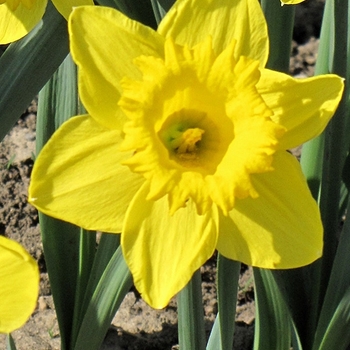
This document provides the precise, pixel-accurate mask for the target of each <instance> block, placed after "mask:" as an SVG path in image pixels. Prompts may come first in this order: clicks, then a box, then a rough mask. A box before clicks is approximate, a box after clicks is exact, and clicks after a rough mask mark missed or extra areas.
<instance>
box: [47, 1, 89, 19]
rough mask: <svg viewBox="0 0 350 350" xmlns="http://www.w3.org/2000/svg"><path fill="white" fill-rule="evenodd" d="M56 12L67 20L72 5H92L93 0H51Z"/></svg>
mask: <svg viewBox="0 0 350 350" xmlns="http://www.w3.org/2000/svg"><path fill="white" fill-rule="evenodd" d="M52 2H53V4H54V5H55V7H56V9H57V10H58V12H59V13H60V14H61V15H62V16H63V17H64V18H65V19H66V20H68V17H69V15H70V14H71V12H72V10H73V8H74V7H78V6H83V5H93V4H94V2H93V0H52Z"/></svg>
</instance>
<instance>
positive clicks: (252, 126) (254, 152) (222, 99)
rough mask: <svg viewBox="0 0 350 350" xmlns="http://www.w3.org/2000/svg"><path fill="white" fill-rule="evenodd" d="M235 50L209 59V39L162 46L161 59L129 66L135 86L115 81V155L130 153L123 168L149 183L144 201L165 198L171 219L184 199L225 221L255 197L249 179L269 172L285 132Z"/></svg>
mask: <svg viewBox="0 0 350 350" xmlns="http://www.w3.org/2000/svg"><path fill="white" fill-rule="evenodd" d="M234 49H235V42H234V41H233V42H232V43H231V45H230V46H229V47H227V49H225V51H223V52H222V53H221V54H220V55H219V56H218V57H216V56H215V53H214V51H213V49H212V46H211V39H210V38H208V39H207V40H206V41H205V42H203V43H200V44H198V45H197V46H196V47H194V48H192V49H189V48H187V47H182V46H179V45H177V44H175V43H174V42H173V41H172V39H171V38H167V39H166V41H165V47H164V53H165V55H164V56H165V58H164V59H163V58H159V57H152V56H140V57H138V58H137V59H136V60H135V64H136V65H137V66H138V68H139V69H140V71H141V73H142V76H143V77H142V80H141V81H135V80H131V79H127V78H125V79H124V80H123V81H122V87H123V90H124V92H123V95H122V97H121V99H120V101H119V105H120V107H121V109H122V110H123V112H124V113H125V114H126V115H127V117H128V119H129V120H128V121H127V122H126V123H125V124H124V129H123V131H124V134H125V138H124V142H123V145H122V147H123V149H124V150H126V151H133V153H132V154H133V155H132V156H131V158H129V159H128V160H126V161H124V162H123V164H125V165H127V166H129V168H130V170H131V171H133V172H136V173H139V174H142V175H143V176H144V178H145V180H146V181H147V182H148V183H149V188H150V190H149V193H148V196H147V199H149V200H157V199H159V198H161V197H163V196H168V199H169V207H170V212H171V213H174V212H175V211H176V210H177V209H179V208H181V207H184V206H186V203H187V201H188V200H189V199H191V200H193V201H194V203H195V204H196V207H197V210H198V212H199V213H204V212H206V211H207V210H209V208H210V207H211V206H212V204H213V203H215V204H216V205H217V206H218V207H220V208H221V209H222V211H223V212H224V213H225V214H227V213H228V212H229V211H230V210H231V209H232V208H233V206H234V202H235V199H236V198H240V199H243V198H247V197H253V198H255V197H257V196H258V193H257V192H256V191H255V189H254V187H253V184H252V182H251V179H250V176H251V174H258V173H263V172H268V171H273V168H272V166H271V164H272V160H273V154H274V153H275V151H276V149H277V146H278V139H279V138H280V137H281V135H282V134H283V132H284V130H282V129H283V128H281V127H280V126H279V125H278V124H276V123H274V122H273V121H272V119H271V116H272V111H271V110H270V109H269V108H268V106H267V105H266V104H265V102H264V100H263V99H262V97H261V96H260V94H259V92H258V90H257V88H256V84H257V83H258V81H259V79H260V71H259V62H258V61H255V60H252V59H250V58H248V57H245V56H241V57H239V59H238V60H237V61H236V59H235V58H234V54H233V52H234Z"/></svg>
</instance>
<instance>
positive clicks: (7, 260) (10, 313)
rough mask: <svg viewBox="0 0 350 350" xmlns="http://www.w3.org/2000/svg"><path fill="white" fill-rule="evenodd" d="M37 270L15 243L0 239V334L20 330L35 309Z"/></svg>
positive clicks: (37, 287) (28, 256)
mask: <svg viewBox="0 0 350 350" xmlns="http://www.w3.org/2000/svg"><path fill="white" fill-rule="evenodd" d="M38 292H39V269H38V265H37V264H36V262H35V260H34V259H33V258H32V257H31V256H30V255H29V254H28V253H27V252H26V250H25V249H24V248H23V247H22V246H21V245H20V244H18V243H17V242H15V241H12V240H10V239H8V238H5V237H3V236H0V300H1V303H0V333H10V332H12V331H14V330H15V329H17V328H20V327H22V326H23V325H24V323H25V322H26V321H27V320H28V318H29V316H30V315H31V314H32V312H33V311H34V309H35V306H36V302H37V298H38Z"/></svg>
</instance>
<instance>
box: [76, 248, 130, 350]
mask: <svg viewBox="0 0 350 350" xmlns="http://www.w3.org/2000/svg"><path fill="white" fill-rule="evenodd" d="M131 286H132V276H131V274H130V271H129V269H128V267H127V265H126V263H125V261H124V258H123V254H122V251H121V248H118V249H117V250H116V251H115V253H114V254H113V256H112V258H111V259H110V261H109V263H108V265H107V267H106V269H105V271H104V273H103V275H102V277H101V279H100V281H99V283H98V285H97V287H96V289H95V291H94V293H93V296H92V298H91V300H90V302H89V305H88V307H87V311H86V313H85V316H84V319H83V321H82V323H81V327H80V329H79V334H78V337H77V341H76V343H75V345H74V350H96V349H99V347H100V345H101V343H102V341H103V338H104V336H105V334H106V332H107V329H108V327H109V326H110V324H111V321H112V319H113V317H114V315H115V313H116V312H117V310H118V308H119V306H120V304H121V302H122V301H123V299H124V297H125V295H126V293H127V292H128V291H129V289H130V288H131Z"/></svg>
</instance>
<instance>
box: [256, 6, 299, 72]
mask: <svg viewBox="0 0 350 350" xmlns="http://www.w3.org/2000/svg"><path fill="white" fill-rule="evenodd" d="M261 7H262V9H263V12H264V14H265V18H266V22H267V26H268V28H269V39H270V54H269V59H268V61H267V64H266V68H272V69H275V70H278V71H280V72H286V73H288V71H289V58H290V45H291V44H290V43H291V42H292V34H293V24H294V14H295V7H294V6H281V2H280V0H262V1H261Z"/></svg>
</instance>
